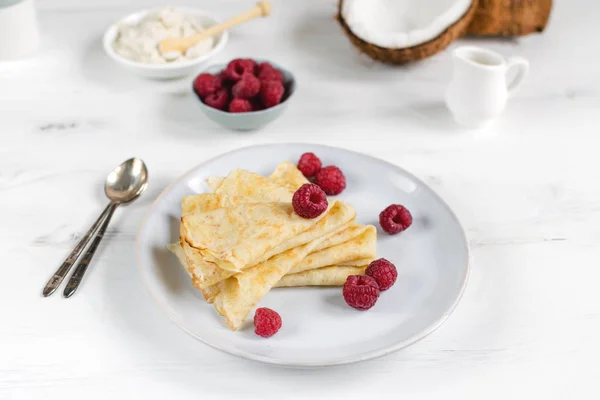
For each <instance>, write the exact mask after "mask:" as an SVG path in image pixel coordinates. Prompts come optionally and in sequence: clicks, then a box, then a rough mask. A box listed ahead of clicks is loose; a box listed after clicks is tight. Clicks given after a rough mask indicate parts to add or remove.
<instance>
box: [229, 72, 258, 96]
mask: <svg viewBox="0 0 600 400" xmlns="http://www.w3.org/2000/svg"><path fill="white" fill-rule="evenodd" d="M258 92H260V81H259V80H258V79H257V78H256V77H255V76H254V75H251V74H248V73H245V74H244V75H243V76H242V79H240V80H239V81H237V83H236V84H235V85H233V87H232V88H231V94H232V95H233V97H236V98H240V99H251V98H252V97H254V96H256V95H257V94H258Z"/></svg>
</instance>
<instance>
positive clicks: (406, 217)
mask: <svg viewBox="0 0 600 400" xmlns="http://www.w3.org/2000/svg"><path fill="white" fill-rule="evenodd" d="M411 224H412V215H410V212H409V211H408V210H407V209H406V207H404V206H402V205H400V204H392V205H390V206H388V207H387V208H386V209H385V210H383V211H382V212H381V213H379V225H381V228H382V229H383V230H384V231H386V232H387V233H389V234H390V235H394V234H396V233H399V232H402V231H404V230H406V229H408V227H409V226H411Z"/></svg>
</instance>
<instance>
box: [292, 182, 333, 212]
mask: <svg viewBox="0 0 600 400" xmlns="http://www.w3.org/2000/svg"><path fill="white" fill-rule="evenodd" d="M328 205H329V204H328V202H327V196H326V195H325V192H323V191H322V190H321V188H320V187H318V186H317V185H315V184H314V183H305V184H304V185H302V186H300V188H298V190H296V192H295V193H294V196H293V197H292V206H293V207H294V211H296V214H298V215H299V216H301V217H302V218H308V219H313V218H317V217H318V216H319V215H321V214H323V212H325V210H327V206H328Z"/></svg>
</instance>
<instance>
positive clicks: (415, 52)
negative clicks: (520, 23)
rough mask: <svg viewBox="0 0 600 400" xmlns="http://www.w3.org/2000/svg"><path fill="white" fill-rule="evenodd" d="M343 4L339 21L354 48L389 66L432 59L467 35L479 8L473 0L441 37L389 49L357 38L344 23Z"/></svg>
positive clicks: (339, 5) (338, 14)
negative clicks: (414, 44) (409, 45)
mask: <svg viewBox="0 0 600 400" xmlns="http://www.w3.org/2000/svg"><path fill="white" fill-rule="evenodd" d="M480 1H481V0H480ZM342 4H343V0H340V1H339V2H338V13H337V20H338V22H339V23H340V25H341V26H342V28H343V30H344V33H345V34H346V36H348V38H349V39H350V41H351V42H352V44H354V46H356V47H357V48H358V49H359V50H360V51H361V52H362V53H364V54H366V55H368V56H369V57H371V58H372V59H374V60H377V61H381V62H384V63H388V64H406V63H409V62H412V61H418V60H422V59H424V58H427V57H431V56H432V55H434V54H436V53H439V52H440V51H442V50H444V49H445V48H446V47H448V45H449V44H450V43H452V42H453V41H454V40H456V39H457V38H459V37H460V36H462V35H464V34H465V33H466V31H467V28H468V26H469V24H470V23H471V21H472V19H473V16H474V15H475V10H476V8H477V0H473V1H472V2H471V6H470V7H469V9H468V10H467V11H466V12H465V13H464V14H463V16H462V17H461V18H459V19H458V21H456V22H455V23H454V24H452V25H450V26H449V27H448V28H446V30H444V31H443V32H442V33H441V34H440V35H438V36H437V37H435V38H434V39H432V40H430V41H428V42H425V43H422V44H419V45H417V46H412V47H406V48H403V49H388V48H385V47H380V46H376V45H374V44H371V43H368V42H365V41H364V40H362V39H361V38H359V37H358V36H356V35H355V34H354V33H353V32H352V31H351V30H350V27H349V26H348V25H347V24H346V21H344V18H343V17H342Z"/></svg>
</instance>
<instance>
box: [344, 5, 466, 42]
mask: <svg viewBox="0 0 600 400" xmlns="http://www.w3.org/2000/svg"><path fill="white" fill-rule="evenodd" d="M470 6H471V0H344V3H343V4H342V18H343V19H344V21H345V22H346V25H348V27H349V28H350V30H351V31H352V33H354V34H355V35H356V36H358V37H359V38H361V39H362V40H364V41H365V42H368V43H371V44H374V45H376V46H380V47H385V48H388V49H404V48H407V47H413V46H418V45H420V44H423V43H425V42H428V41H430V40H432V39H435V38H436V37H437V36H439V35H440V34H441V33H442V32H444V31H445V30H446V29H447V28H448V27H449V26H451V25H453V24H454V23H456V22H457V21H458V20H460V18H461V17H462V16H463V15H464V14H465V13H466V12H467V10H468V9H469V7H470Z"/></svg>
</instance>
